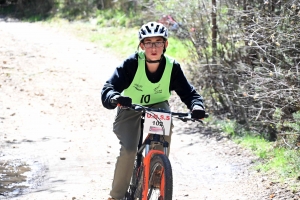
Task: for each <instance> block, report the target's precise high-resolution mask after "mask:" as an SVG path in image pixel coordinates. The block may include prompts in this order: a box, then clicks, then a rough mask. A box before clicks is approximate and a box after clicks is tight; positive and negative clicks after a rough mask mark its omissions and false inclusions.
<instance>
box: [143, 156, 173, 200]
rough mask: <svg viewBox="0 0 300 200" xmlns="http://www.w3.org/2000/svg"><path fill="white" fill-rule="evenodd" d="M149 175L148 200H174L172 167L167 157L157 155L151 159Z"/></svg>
mask: <svg viewBox="0 0 300 200" xmlns="http://www.w3.org/2000/svg"><path fill="white" fill-rule="evenodd" d="M149 175H150V176H149V177H150V178H149V188H148V198H147V200H172V193H173V175H172V167H171V163H170V161H169V159H168V157H167V156H166V155H164V154H156V155H154V156H153V157H152V158H151V161H150V174H149Z"/></svg>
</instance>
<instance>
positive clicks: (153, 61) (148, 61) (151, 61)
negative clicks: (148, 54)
mask: <svg viewBox="0 0 300 200" xmlns="http://www.w3.org/2000/svg"><path fill="white" fill-rule="evenodd" d="M146 62H147V63H159V62H160V60H147V59H146Z"/></svg>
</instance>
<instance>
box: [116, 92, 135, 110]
mask: <svg viewBox="0 0 300 200" xmlns="http://www.w3.org/2000/svg"><path fill="white" fill-rule="evenodd" d="M113 99H115V100H116V101H117V103H118V104H120V106H124V107H131V105H132V99H131V98H130V97H124V96H119V95H117V96H114V97H113Z"/></svg>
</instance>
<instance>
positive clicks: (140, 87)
mask: <svg viewBox="0 0 300 200" xmlns="http://www.w3.org/2000/svg"><path fill="white" fill-rule="evenodd" d="M133 87H134V88H135V89H136V90H138V91H141V92H143V90H142V88H143V86H142V85H139V84H136V83H135V84H134V86H133Z"/></svg>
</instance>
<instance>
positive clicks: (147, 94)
mask: <svg viewBox="0 0 300 200" xmlns="http://www.w3.org/2000/svg"><path fill="white" fill-rule="evenodd" d="M165 57H166V66H165V70H164V73H163V75H162V77H161V79H160V81H159V82H157V83H152V82H151V81H149V80H148V77H147V75H146V66H145V54H144V52H139V58H138V68H137V71H136V73H135V76H134V78H133V81H132V83H131V84H130V86H129V87H128V88H127V89H125V90H124V91H123V92H122V95H123V96H128V97H130V98H132V103H134V104H140V105H150V104H155V103H159V102H162V101H166V100H169V98H170V96H171V93H170V79H171V72H172V67H173V62H174V59H172V58H170V57H168V56H165Z"/></svg>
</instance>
